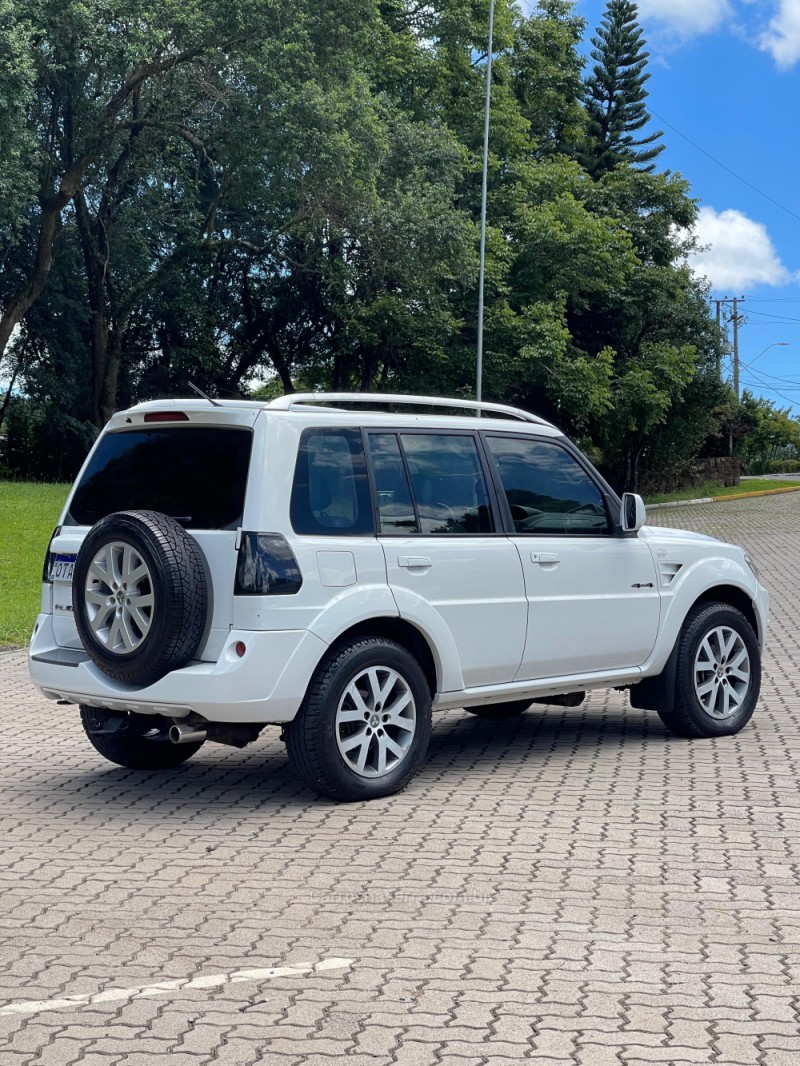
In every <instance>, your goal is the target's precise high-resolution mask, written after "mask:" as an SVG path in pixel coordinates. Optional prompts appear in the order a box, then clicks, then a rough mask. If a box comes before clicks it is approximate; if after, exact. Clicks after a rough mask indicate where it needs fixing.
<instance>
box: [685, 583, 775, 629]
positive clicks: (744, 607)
mask: <svg viewBox="0 0 800 1066" xmlns="http://www.w3.org/2000/svg"><path fill="white" fill-rule="evenodd" d="M701 603H727V604H728V605H729V606H730V607H735V608H736V609H737V611H741V613H742V614H743V615H744V616H745V618H746V619H747V621H748V622H749V623H750V625H751V626H752V627H753V632H754V633H755V635H756V638H757V640H758V641H759V642H761V640H762V639H763V636H764V634H763V633H761V632H760V631H759V629H760V627H759V623H758V615H757V614H756V609H755V607H754V606H753V600H752V598H751V597H750V596H748V594H747V593H746V592H744V590H743V589H740V588H738V587H737V586H736V585H713V586H712V587H711V588H710V589H706V591H705V592H703V593H702V594H701V595H700V596H698V597H697V599H696V600H695V601H694V603H693V604H692V605H691V607H690V608H689V610H688V611H687V612H686V615H685V617H684V623H685V621H686V618H688V617H689V615H690V613H691V612H692V611H693V610H694V609H695V607H697V606H698V605H699V604H701Z"/></svg>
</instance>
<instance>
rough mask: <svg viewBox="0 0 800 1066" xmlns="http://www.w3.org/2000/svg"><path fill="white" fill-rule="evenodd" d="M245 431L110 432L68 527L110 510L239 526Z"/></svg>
mask: <svg viewBox="0 0 800 1066" xmlns="http://www.w3.org/2000/svg"><path fill="white" fill-rule="evenodd" d="M252 440H253V435H252V433H251V432H250V430H246V429H231V428H227V427H225V428H222V427H216V426H202V427H200V426H180V427H176V426H170V427H168V428H165V427H158V428H155V427H154V428H152V429H131V430H123V431H121V432H117V433H107V434H106V435H105V436H104V437H103V438H102V439H101V441H100V444H99V445H98V448H97V451H96V452H95V453H94V455H93V456H92V458H91V461H90V463H89V465H88V467H87V468H86V470H85V471H84V473H83V476H82V477H81V480H80V484H79V485H78V487H77V489H76V491H75V495H74V497H73V499H72V502H71V504H70V508H69V512H68V514H67V517H66V519H65V524H66V525H71V526H93V525H94V524H95V522H98V521H99V520H100V519H101V518H104V517H105V516H106V515H108V514H112V513H113V512H114V511H132V510H148V511H161V512H162V514H167V515H170V517H172V518H174V519H176V520H177V521H178V522H180V523H181V525H183V526H185V527H187V528H188V529H236V528H237V526H239V525H241V522H242V512H243V510H244V494H245V487H246V484H247V471H248V467H249V465H250V448H251V445H252Z"/></svg>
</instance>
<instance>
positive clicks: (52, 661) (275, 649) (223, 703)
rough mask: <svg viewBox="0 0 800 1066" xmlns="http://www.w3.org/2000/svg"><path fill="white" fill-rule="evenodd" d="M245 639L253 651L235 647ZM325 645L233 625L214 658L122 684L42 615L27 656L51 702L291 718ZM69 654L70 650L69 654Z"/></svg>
mask: <svg viewBox="0 0 800 1066" xmlns="http://www.w3.org/2000/svg"><path fill="white" fill-rule="evenodd" d="M237 641H242V642H243V643H244V644H245V645H246V647H247V651H246V653H245V655H244V656H243V657H241V658H240V657H239V656H238V655H237V654H236V652H235V651H234V645H235V644H236V643H237ZM327 647H328V646H327V644H326V643H325V642H324V641H323V640H320V638H319V637H316V636H314V634H313V633H309V632H308V631H307V630H276V631H272V632H253V631H249V630H248V631H245V630H234V631H232V632H231V633H230V634H229V635H228V639H227V641H226V642H225V646H224V648H223V649H222V652H221V654H220V657H219V659H218V661H217V662H215V663H201V662H197V663H192V664H191V665H189V666H186V667H184V668H183V669H182V670H174V671H173V672H172V673H169V674H166V675H165V676H164V677H162V678H161V680H159V681H157V682H156V683H155V684H153V685H148V686H146V687H143V688H140V687H137V686H133V685H124V684H121V683H119V682H117V681H114V680H113V679H112V678H109V677H107V676H106V675H105V674H103V673H102V672H101V671H100V670H98V668H97V667H96V666H95V665H94V663H93V662H92V661H91V659H89V658H88V657H85V658H84V657H83V655H82V654H81V652H80V651H77V652H72V651H70V650H69V649H64V648H60V647H58V645H57V644H56V641H55V638H54V636H53V624H52V616H51V615H49V614H40V615H39V617H38V619H37V621H36V628H35V630H34V635H33V639H32V640H31V646H30V651H29V654H28V668H29V671H30V676H31V680H32V681H33V683H34V684H35V685H37V686H38V687H39V688H40V689H41V690H42V692H43V693H44V695H45V696H47V697H48V698H49V699H63V700H68V701H69V702H70V703H85V704H88V705H89V706H92V707H107V708H109V709H110V710H118V711H133V712H135V713H138V714H162V715H167V716H171V717H173V718H185V717H186V716H187V715H189V714H192V713H195V714H199V715H202V717H203V718H206V719H207V720H208V721H209V722H258V723H265V722H277V723H280V722H290V721H291V720H292V719H293V718H294V716H295V715H296V714H297V711H298V710H299V708H300V704H301V703H302V701H303V697H304V695H305V691H306V687H307V685H308V679H309V678H310V677H311V675H312V674H313V672H314V669H315V667H316V665H317V663H318V662H319V660H320V659H321V658H322V656H323V655H324V654H325V651H326V650H327ZM65 652H66V653H67V654H65Z"/></svg>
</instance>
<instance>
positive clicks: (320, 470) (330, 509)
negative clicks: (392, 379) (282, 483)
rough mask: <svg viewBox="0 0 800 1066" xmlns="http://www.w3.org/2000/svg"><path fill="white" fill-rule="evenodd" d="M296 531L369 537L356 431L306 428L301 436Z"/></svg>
mask: <svg viewBox="0 0 800 1066" xmlns="http://www.w3.org/2000/svg"><path fill="white" fill-rule="evenodd" d="M291 520H292V526H293V528H294V530H295V532H296V533H309V534H323V535H325V536H336V535H342V534H364V533H372V532H373V528H372V506H371V503H370V497H369V483H368V481H367V467H366V462H365V459H364V445H363V442H362V439H361V433H360V431H359V430H357V429H309V430H306V431H305V433H304V434H303V437H302V439H301V442H300V449H299V451H298V454H297V465H296V467H295V472H294V484H293V485H292V500H291Z"/></svg>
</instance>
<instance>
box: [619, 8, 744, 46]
mask: <svg viewBox="0 0 800 1066" xmlns="http://www.w3.org/2000/svg"><path fill="white" fill-rule="evenodd" d="M730 13H731V6H730V3H729V0H639V14H640V16H641V18H642V20H643V22H645V23H646V24H647V23H650V22H652V23H657V24H660V25H661V26H663V27H664V28H665V29H666V30H668V31H669V32H670V33H671V34H673V35H674V36H675V37H679V38H686V37H695V36H697V35H698V34H701V33H710V32H711V30H713V29H716V27H717V26H718V25H719V24H720V23H721V22H722V20H723V19H724V18H725V17H726V16H728V15H729V14H730Z"/></svg>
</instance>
